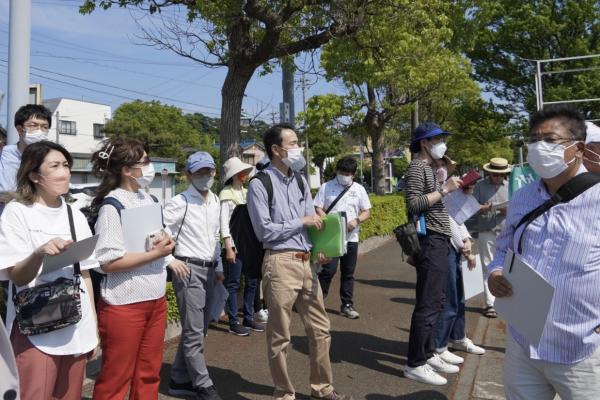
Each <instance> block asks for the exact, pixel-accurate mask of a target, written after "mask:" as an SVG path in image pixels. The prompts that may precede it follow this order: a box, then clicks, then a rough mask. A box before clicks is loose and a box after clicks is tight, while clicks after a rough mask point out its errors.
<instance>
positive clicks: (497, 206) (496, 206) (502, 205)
mask: <svg viewBox="0 0 600 400" xmlns="http://www.w3.org/2000/svg"><path fill="white" fill-rule="evenodd" d="M508 203H509V201H508V200H507V201H505V202H502V203H492V210H494V211H497V210H500V209H501V208H506V207H508Z"/></svg>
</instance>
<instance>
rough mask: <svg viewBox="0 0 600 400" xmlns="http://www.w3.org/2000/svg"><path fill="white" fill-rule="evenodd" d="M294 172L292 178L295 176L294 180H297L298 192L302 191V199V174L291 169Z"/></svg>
mask: <svg viewBox="0 0 600 400" xmlns="http://www.w3.org/2000/svg"><path fill="white" fill-rule="evenodd" d="M292 172H293V173H294V178H296V182H298V188H299V189H300V193H302V198H303V199H304V179H302V174H301V173H300V172H298V171H294V170H292Z"/></svg>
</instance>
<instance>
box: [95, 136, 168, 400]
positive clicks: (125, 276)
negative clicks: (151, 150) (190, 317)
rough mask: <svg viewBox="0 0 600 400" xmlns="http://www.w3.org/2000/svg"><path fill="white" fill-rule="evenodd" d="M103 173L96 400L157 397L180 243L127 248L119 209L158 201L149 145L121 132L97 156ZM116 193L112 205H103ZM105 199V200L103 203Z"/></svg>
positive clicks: (99, 201) (97, 166)
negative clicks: (170, 271)
mask: <svg viewBox="0 0 600 400" xmlns="http://www.w3.org/2000/svg"><path fill="white" fill-rule="evenodd" d="M92 163H93V172H94V173H95V174H96V175H97V176H98V177H99V178H101V183H100V186H99V187H98V194H97V196H96V198H95V199H94V201H93V202H92V205H93V206H95V207H99V211H98V220H97V222H96V226H95V228H96V233H97V234H99V239H98V245H97V247H96V254H97V257H98V261H99V262H100V265H101V267H100V268H99V269H98V272H101V273H103V274H104V278H103V280H102V282H101V285H100V286H101V287H100V299H99V301H98V329H99V332H100V344H101V347H102V369H101V371H100V375H99V376H98V378H97V380H96V386H95V387H94V399H123V398H124V397H125V395H126V394H127V392H128V391H129V398H130V399H132V400H134V399H143V400H146V399H156V398H158V385H159V383H160V367H161V364H162V351H163V340H164V334H165V326H166V320H167V307H166V301H165V286H166V284H165V282H166V269H165V268H166V267H167V265H169V263H170V262H171V261H172V259H173V258H172V256H171V251H172V250H173V247H174V245H175V242H174V241H173V240H172V239H171V237H170V236H168V235H166V236H165V237H164V238H163V239H161V240H160V241H157V242H155V243H154V245H153V247H152V249H151V250H148V251H146V252H143V253H132V252H128V251H126V249H125V243H124V238H123V230H122V228H121V217H120V209H118V208H117V207H115V206H114V202H115V201H116V202H117V204H119V205H120V206H121V208H135V207H142V206H147V205H149V204H153V203H154V200H153V198H152V197H151V196H150V195H149V194H148V193H146V191H145V190H144V189H145V188H147V187H148V186H149V185H150V183H151V182H152V179H153V178H154V175H155V173H154V167H153V165H152V162H151V161H150V159H149V158H148V154H147V147H146V146H145V145H144V144H143V143H142V142H140V141H138V140H135V139H128V138H120V137H115V138H112V139H109V140H107V141H106V142H105V143H104V144H103V146H102V148H101V149H100V150H99V151H97V152H95V153H94V154H93V155H92ZM106 198H112V199H113V205H109V204H106V203H103V201H104V200H105V199H106ZM103 204H104V205H103Z"/></svg>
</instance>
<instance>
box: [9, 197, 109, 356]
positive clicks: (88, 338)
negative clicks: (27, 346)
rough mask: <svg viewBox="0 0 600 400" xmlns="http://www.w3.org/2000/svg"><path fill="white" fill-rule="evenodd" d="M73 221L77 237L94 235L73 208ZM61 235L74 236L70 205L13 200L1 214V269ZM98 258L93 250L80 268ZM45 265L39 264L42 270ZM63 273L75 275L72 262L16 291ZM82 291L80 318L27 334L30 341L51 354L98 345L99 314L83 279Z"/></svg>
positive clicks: (92, 264)
mask: <svg viewBox="0 0 600 400" xmlns="http://www.w3.org/2000/svg"><path fill="white" fill-rule="evenodd" d="M73 222H74V225H75V233H76V235H77V240H82V239H85V238H88V237H90V236H92V232H91V231H90V228H89V226H88V223H87V220H86V219H85V216H84V215H83V214H82V213H81V212H80V211H79V210H77V209H73ZM56 237H60V238H62V239H65V240H70V239H71V230H70V228H69V217H68V214H67V207H66V204H65V202H64V201H63V202H62V204H61V206H60V207H58V208H51V207H47V206H44V205H41V204H38V203H34V204H32V205H25V204H22V203H19V202H17V201H12V202H10V203H8V204H7V205H6V207H5V208H4V212H3V213H2V216H1V217H0V270H3V269H6V268H10V267H13V266H14V265H15V264H16V263H17V262H19V261H22V260H24V259H25V258H27V257H29V256H30V255H31V253H33V251H34V250H35V249H37V248H38V247H40V246H41V245H43V244H45V243H47V242H48V241H49V240H51V239H53V238H56ZM97 266H98V262H97V261H96V260H95V255H94V254H92V255H91V256H90V257H89V258H88V259H87V260H83V261H81V262H80V268H81V270H82V271H83V270H87V269H91V268H96V267H97ZM41 270H42V268H40V271H41ZM60 277H65V278H73V266H72V265H70V266H68V267H65V268H62V269H60V270H58V271H54V272H51V273H48V274H45V275H41V276H40V275H39V272H38V276H37V278H36V279H34V280H33V281H32V282H30V283H29V284H27V285H25V286H16V288H17V292H20V291H21V290H23V289H25V288H31V287H34V286H36V285H40V284H44V283H48V282H52V281H54V280H56V279H58V278H60ZM12 286H13V285H12V283H11V284H10V285H9V291H8V301H7V315H6V327H7V330H8V332H10V331H11V329H12V325H13V322H14V319H15V306H14V303H13V301H12ZM80 287H81V288H82V289H83V291H84V292H82V293H81V320H80V321H79V322H78V323H77V324H75V325H71V326H67V327H65V328H62V329H58V330H55V331H52V332H48V333H42V334H39V335H31V336H28V338H29V340H30V341H31V343H32V344H33V345H34V346H35V347H36V348H37V349H38V350H40V351H42V352H44V353H46V354H52V355H79V354H84V353H87V352H90V351H92V350H93V349H94V348H95V347H96V346H97V345H98V338H97V335H96V318H95V315H94V312H93V309H92V302H91V299H90V296H92V293H89V291H88V289H87V287H86V286H85V283H84V281H83V279H82V280H81V284H80Z"/></svg>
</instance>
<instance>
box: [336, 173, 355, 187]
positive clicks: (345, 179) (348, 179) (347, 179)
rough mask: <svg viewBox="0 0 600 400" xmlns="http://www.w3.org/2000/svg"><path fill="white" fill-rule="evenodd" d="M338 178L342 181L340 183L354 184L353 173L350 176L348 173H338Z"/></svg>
mask: <svg viewBox="0 0 600 400" xmlns="http://www.w3.org/2000/svg"><path fill="white" fill-rule="evenodd" d="M337 180H338V182H339V183H340V185H342V186H349V185H351V184H352V175H350V176H348V175H342V174H337Z"/></svg>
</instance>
